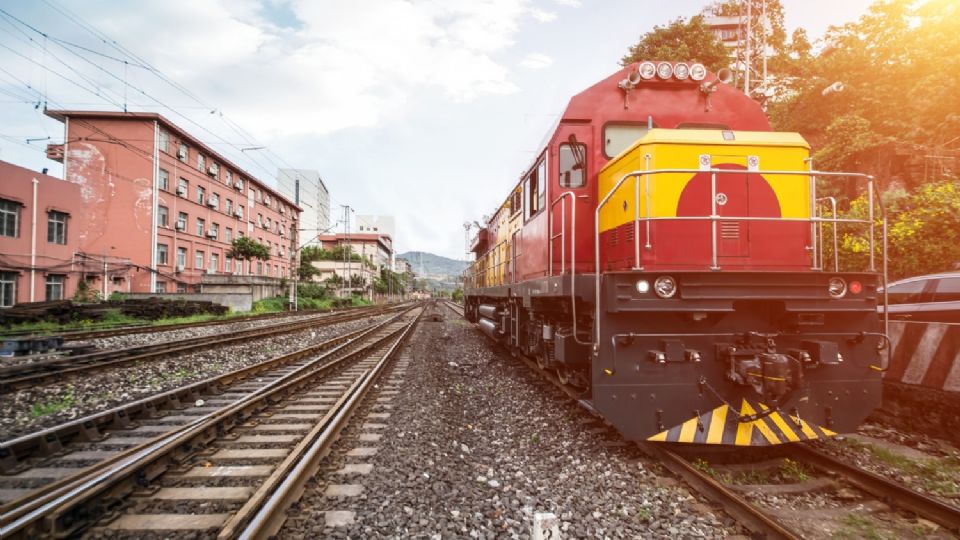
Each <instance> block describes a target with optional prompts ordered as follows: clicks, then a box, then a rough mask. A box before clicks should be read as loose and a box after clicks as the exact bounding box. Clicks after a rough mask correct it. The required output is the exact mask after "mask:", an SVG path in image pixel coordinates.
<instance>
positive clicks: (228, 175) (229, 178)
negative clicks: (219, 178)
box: [223, 170, 233, 187]
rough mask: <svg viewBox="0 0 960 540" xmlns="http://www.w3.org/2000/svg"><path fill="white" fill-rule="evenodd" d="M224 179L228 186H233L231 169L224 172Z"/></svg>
mask: <svg viewBox="0 0 960 540" xmlns="http://www.w3.org/2000/svg"><path fill="white" fill-rule="evenodd" d="M223 180H224V182H226V183H227V185H228V186H230V187H233V173H232V172H230V171H229V170H226V171H224V172H223Z"/></svg>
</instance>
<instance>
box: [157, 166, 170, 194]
mask: <svg viewBox="0 0 960 540" xmlns="http://www.w3.org/2000/svg"><path fill="white" fill-rule="evenodd" d="M157 187H159V188H160V189H162V190H164V191H169V190H170V173H168V172H167V171H165V170H163V169H160V171H159V172H158V173H157Z"/></svg>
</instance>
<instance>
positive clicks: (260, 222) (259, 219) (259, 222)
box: [257, 214, 263, 227]
mask: <svg viewBox="0 0 960 540" xmlns="http://www.w3.org/2000/svg"><path fill="white" fill-rule="evenodd" d="M257 227H263V214H257Z"/></svg>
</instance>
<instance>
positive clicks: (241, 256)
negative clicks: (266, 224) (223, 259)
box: [227, 236, 270, 261]
mask: <svg viewBox="0 0 960 540" xmlns="http://www.w3.org/2000/svg"><path fill="white" fill-rule="evenodd" d="M227 257H230V258H231V259H235V260H238V261H252V260H253V259H260V260H261V261H266V260H269V259H270V248H269V247H267V246H265V245H263V244H261V243H260V242H257V241H256V240H254V239H253V238H250V237H249V236H240V237H237V238H234V239H233V243H232V244H231V246H230V250H229V251H227Z"/></svg>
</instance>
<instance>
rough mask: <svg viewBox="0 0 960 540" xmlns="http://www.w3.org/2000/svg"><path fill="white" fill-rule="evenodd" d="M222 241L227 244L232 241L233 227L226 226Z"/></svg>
mask: <svg viewBox="0 0 960 540" xmlns="http://www.w3.org/2000/svg"><path fill="white" fill-rule="evenodd" d="M223 241H224V242H226V243H228V244H229V243H230V242H233V229H231V228H230V227H227V230H226V232H224V237H223Z"/></svg>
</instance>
